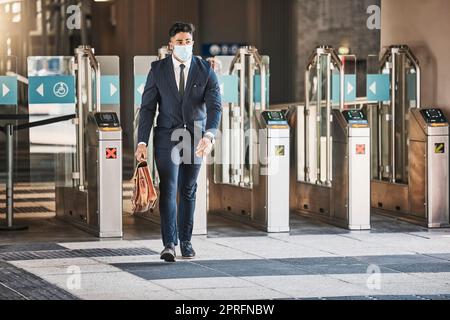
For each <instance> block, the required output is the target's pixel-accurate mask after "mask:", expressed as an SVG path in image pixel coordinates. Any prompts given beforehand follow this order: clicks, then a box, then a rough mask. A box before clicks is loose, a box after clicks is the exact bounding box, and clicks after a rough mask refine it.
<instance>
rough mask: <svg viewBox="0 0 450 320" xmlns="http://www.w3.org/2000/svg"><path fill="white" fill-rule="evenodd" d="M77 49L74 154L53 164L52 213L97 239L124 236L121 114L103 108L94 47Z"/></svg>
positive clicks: (99, 73)
mask: <svg viewBox="0 0 450 320" xmlns="http://www.w3.org/2000/svg"><path fill="white" fill-rule="evenodd" d="M75 53H76V58H75V61H74V64H75V65H74V68H73V70H75V71H76V80H77V81H76V96H77V107H76V114H77V118H76V119H75V120H76V121H75V125H76V133H77V137H76V152H75V153H73V154H69V155H67V154H64V155H63V156H60V158H59V161H58V163H57V168H56V172H57V173H56V179H57V181H56V188H55V192H56V215H57V217H59V218H62V219H64V220H65V221H67V222H69V223H71V224H74V225H75V226H77V227H80V228H82V229H84V230H86V231H88V232H90V233H93V234H95V235H96V236H98V237H108V238H109V237H122V213H123V212H122V205H123V204H122V159H123V152H122V129H121V127H120V120H119V116H118V114H117V113H116V112H102V108H101V102H100V100H101V71H100V63H99V62H98V60H97V59H96V57H95V55H94V52H93V49H91V48H90V47H86V46H82V47H79V48H77V49H76V50H75ZM111 88H112V87H111ZM94 90H95V94H94ZM111 93H116V92H113V91H111Z"/></svg>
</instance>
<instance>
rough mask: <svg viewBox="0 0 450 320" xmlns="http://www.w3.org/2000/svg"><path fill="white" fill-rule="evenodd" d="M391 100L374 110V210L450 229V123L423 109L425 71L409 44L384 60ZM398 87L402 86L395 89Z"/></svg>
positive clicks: (394, 49) (434, 111)
mask: <svg viewBox="0 0 450 320" xmlns="http://www.w3.org/2000/svg"><path fill="white" fill-rule="evenodd" d="M380 66H381V68H380V72H381V73H385V74H389V75H390V81H391V88H390V90H391V93H390V101H387V102H382V103H380V104H379V105H378V106H375V107H374V106H370V107H369V110H368V113H369V117H370V119H371V124H372V130H373V134H372V145H373V152H374V155H375V157H374V160H373V161H372V172H373V177H372V187H371V188H372V196H371V206H372V208H373V210H374V211H376V212H379V213H382V214H388V215H391V216H395V217H396V218H399V219H402V220H406V221H408V222H412V223H416V224H419V225H422V226H425V227H428V228H439V227H448V226H449V172H448V170H449V167H448V166H449V153H448V152H449V151H448V134H449V124H448V120H447V119H446V117H445V115H444V113H443V112H442V111H441V110H440V109H436V108H421V77H420V76H421V70H420V65H419V62H418V60H417V58H416V57H415V56H414V55H413V53H412V52H411V50H410V49H409V48H408V47H407V46H403V45H400V46H391V47H389V48H387V49H386V50H385V53H384V55H383V56H382V59H381V61H380ZM392 83H395V84H396V85H395V86H393V85H392Z"/></svg>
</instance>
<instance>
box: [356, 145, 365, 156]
mask: <svg viewBox="0 0 450 320" xmlns="http://www.w3.org/2000/svg"><path fill="white" fill-rule="evenodd" d="M356 154H366V145H365V144H357V145H356Z"/></svg>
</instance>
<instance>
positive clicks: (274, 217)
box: [208, 47, 290, 232]
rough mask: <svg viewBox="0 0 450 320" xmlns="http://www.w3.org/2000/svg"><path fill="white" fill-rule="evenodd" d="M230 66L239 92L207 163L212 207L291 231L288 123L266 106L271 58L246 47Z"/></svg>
mask: <svg viewBox="0 0 450 320" xmlns="http://www.w3.org/2000/svg"><path fill="white" fill-rule="evenodd" d="M217 58H220V57H217ZM219 65H220V64H219ZM222 67H223V65H222ZM219 69H220V68H219ZM229 70H230V71H229V74H230V75H231V76H236V79H235V80H236V87H237V88H238V92H239V95H238V97H237V101H232V99H231V100H230V101H228V102H227V103H226V104H224V108H223V116H222V121H221V125H220V129H221V130H220V131H221V135H220V137H218V138H217V145H216V146H215V151H214V163H213V164H211V165H209V169H208V193H209V198H208V200H209V202H208V210H209V211H208V212H209V213H210V214H216V215H220V216H223V217H226V218H230V219H233V220H236V221H238V222H242V223H245V224H248V225H251V226H253V227H255V228H258V229H262V230H264V231H266V232H289V156H290V152H289V151H290V144H289V135H290V128H289V126H288V123H287V120H286V118H285V115H284V113H283V112H281V111H276V110H270V111H269V110H267V109H268V95H267V94H266V93H267V89H268V88H267V86H268V81H267V80H268V77H269V59H268V57H263V56H260V55H259V53H258V50H257V49H256V48H254V47H243V48H241V49H239V51H238V53H237V55H236V56H235V57H234V59H233V60H232V61H231V64H230V69H229ZM230 80H233V79H230ZM258 81H259V82H258ZM255 91H258V92H259V93H260V97H259V99H258V98H257V97H255V96H256V95H257V94H255Z"/></svg>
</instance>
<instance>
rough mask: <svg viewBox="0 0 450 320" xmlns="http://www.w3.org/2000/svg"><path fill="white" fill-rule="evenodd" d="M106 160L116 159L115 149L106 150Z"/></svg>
mask: <svg viewBox="0 0 450 320" xmlns="http://www.w3.org/2000/svg"><path fill="white" fill-rule="evenodd" d="M106 159H117V148H106Z"/></svg>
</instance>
